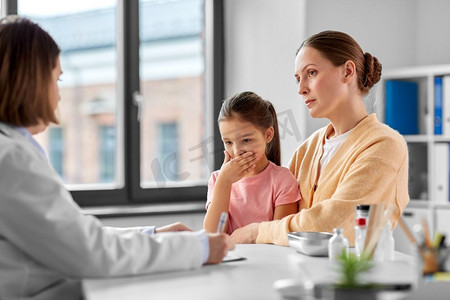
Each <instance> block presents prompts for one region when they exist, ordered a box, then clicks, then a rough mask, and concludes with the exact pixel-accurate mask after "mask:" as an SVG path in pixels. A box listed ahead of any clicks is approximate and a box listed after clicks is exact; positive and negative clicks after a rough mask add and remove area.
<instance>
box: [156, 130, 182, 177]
mask: <svg viewBox="0 0 450 300" xmlns="http://www.w3.org/2000/svg"><path fill="white" fill-rule="evenodd" d="M157 141H158V154H157V156H156V158H155V159H154V160H153V162H152V164H151V165H152V173H153V174H154V176H155V179H154V181H156V182H164V181H165V180H171V181H179V180H180V179H181V178H180V174H179V173H178V171H179V164H180V161H179V148H178V127H177V124H176V123H168V124H159V125H158V139H157Z"/></svg>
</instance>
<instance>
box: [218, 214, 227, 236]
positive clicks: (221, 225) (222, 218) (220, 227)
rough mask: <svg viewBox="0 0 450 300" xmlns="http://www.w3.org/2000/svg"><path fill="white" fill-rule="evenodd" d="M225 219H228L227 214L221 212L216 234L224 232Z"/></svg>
mask: <svg viewBox="0 0 450 300" xmlns="http://www.w3.org/2000/svg"><path fill="white" fill-rule="evenodd" d="M227 219H228V213H226V212H223V213H222V214H221V215H220V219H219V225H218V226H217V232H218V233H222V232H224V231H225V225H226V224H227Z"/></svg>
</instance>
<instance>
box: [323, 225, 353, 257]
mask: <svg viewBox="0 0 450 300" xmlns="http://www.w3.org/2000/svg"><path fill="white" fill-rule="evenodd" d="M333 231H334V234H333V236H332V237H331V238H330V240H329V242H328V257H329V259H330V261H336V260H337V258H338V257H339V256H340V255H341V253H342V251H345V253H346V255H347V257H348V248H349V243H348V240H347V238H346V237H345V236H344V229H343V228H334V229H333Z"/></svg>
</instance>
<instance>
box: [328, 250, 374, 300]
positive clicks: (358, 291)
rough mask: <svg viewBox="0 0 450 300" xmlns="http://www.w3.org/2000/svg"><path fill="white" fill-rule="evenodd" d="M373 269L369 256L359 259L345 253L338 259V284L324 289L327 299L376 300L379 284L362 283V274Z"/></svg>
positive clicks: (354, 255) (352, 254)
mask: <svg viewBox="0 0 450 300" xmlns="http://www.w3.org/2000/svg"><path fill="white" fill-rule="evenodd" d="M372 267H373V261H372V260H371V259H370V258H369V257H368V256H367V255H364V254H363V255H361V257H359V258H358V257H357V256H356V254H355V253H349V255H348V256H347V254H346V253H345V251H344V252H342V253H341V255H340V256H339V258H338V269H337V271H338V272H339V275H340V276H339V279H338V281H337V283H335V284H333V285H328V286H326V287H323V290H322V293H323V295H324V296H326V299H335V300H353V299H364V300H375V299H376V296H377V295H376V294H377V291H378V289H377V287H378V285H377V284H374V283H367V282H363V281H362V278H361V276H362V274H363V273H366V272H368V271H369V270H370V269H371V268H372Z"/></svg>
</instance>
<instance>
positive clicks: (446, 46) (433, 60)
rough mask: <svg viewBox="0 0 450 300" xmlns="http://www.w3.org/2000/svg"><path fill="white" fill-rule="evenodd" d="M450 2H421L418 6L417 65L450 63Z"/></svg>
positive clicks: (440, 0) (437, 0) (425, 0)
mask: <svg viewBox="0 0 450 300" xmlns="http://www.w3.org/2000/svg"><path fill="white" fill-rule="evenodd" d="M449 12H450V1H448V0H432V1H427V0H420V1H418V6H417V12H416V13H417V27H416V28H417V41H416V47H417V64H418V65H434V64H448V63H450V33H449V30H450V18H449V16H448V13H449Z"/></svg>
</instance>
